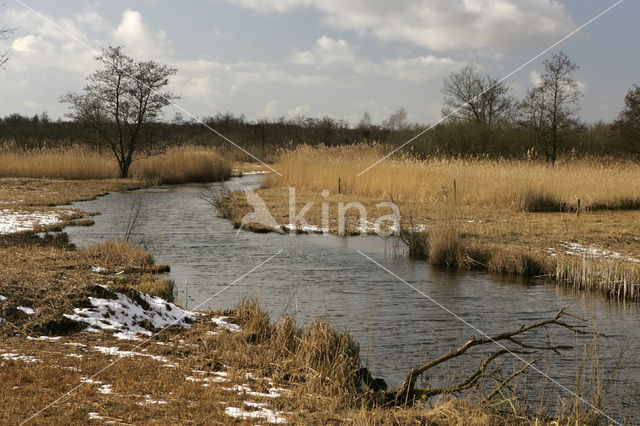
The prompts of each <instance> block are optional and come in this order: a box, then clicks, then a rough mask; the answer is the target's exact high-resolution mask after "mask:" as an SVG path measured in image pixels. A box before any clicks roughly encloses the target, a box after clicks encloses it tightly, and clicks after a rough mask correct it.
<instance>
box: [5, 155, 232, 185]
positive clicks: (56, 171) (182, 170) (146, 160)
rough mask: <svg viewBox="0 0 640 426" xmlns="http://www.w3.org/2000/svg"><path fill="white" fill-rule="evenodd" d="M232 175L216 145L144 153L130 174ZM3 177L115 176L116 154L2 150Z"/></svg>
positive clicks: (169, 179)
mask: <svg viewBox="0 0 640 426" xmlns="http://www.w3.org/2000/svg"><path fill="white" fill-rule="evenodd" d="M230 175H231V163H230V162H229V161H227V160H226V159H225V158H223V157H222V155H220V154H219V153H218V152H217V151H215V150H213V149H206V148H199V147H190V146H185V147H178V148H172V149H169V150H168V151H166V152H164V153H162V154H158V155H150V154H148V153H141V155H140V158H139V159H138V160H137V161H134V163H133V164H132V166H131V171H130V176H131V177H133V178H135V179H139V180H145V181H149V182H152V183H185V182H213V181H219V180H223V179H226V178H228V177H229V176H230ZM0 177H12V178H16V177H21V178H36V179H43V178H50V179H66V180H88V179H114V178H117V177H118V167H117V164H116V161H115V159H114V157H113V154H111V153H110V152H107V151H105V152H98V151H94V150H89V149H86V148H83V147H71V148H60V149H55V148H43V149H39V150H28V151H27V150H19V149H15V148H11V149H8V148H3V149H2V150H0Z"/></svg>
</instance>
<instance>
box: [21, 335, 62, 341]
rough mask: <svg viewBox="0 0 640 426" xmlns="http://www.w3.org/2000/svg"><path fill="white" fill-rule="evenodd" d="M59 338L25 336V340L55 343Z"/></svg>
mask: <svg viewBox="0 0 640 426" xmlns="http://www.w3.org/2000/svg"><path fill="white" fill-rule="evenodd" d="M60 337H61V336H56V337H49V336H40V337H31V336H27V340H44V341H46V342H56V341H58V340H60Z"/></svg>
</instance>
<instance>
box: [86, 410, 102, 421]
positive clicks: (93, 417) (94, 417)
mask: <svg viewBox="0 0 640 426" xmlns="http://www.w3.org/2000/svg"><path fill="white" fill-rule="evenodd" d="M89 420H104V417H102V416H101V415H99V414H98V413H94V412H89Z"/></svg>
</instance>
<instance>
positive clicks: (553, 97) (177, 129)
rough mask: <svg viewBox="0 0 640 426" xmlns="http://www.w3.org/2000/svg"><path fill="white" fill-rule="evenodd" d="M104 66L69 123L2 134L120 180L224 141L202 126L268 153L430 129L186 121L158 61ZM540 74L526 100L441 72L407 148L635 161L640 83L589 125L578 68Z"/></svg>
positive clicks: (400, 122) (300, 121)
mask: <svg viewBox="0 0 640 426" xmlns="http://www.w3.org/2000/svg"><path fill="white" fill-rule="evenodd" d="M97 60H98V62H99V64H100V67H99V68H98V69H97V70H96V71H95V72H94V73H92V74H91V75H90V76H89V77H88V78H87V84H86V86H85V88H84V90H83V91H82V92H80V93H68V94H66V95H63V96H62V97H61V98H60V101H61V102H63V103H65V104H67V105H69V114H68V117H69V118H70V120H56V121H52V120H51V119H50V118H49V117H48V116H47V114H46V113H43V114H39V115H35V116H33V117H25V116H21V115H19V114H12V115H9V116H7V117H4V118H1V119H0V140H1V141H3V142H4V143H5V145H6V144H9V143H10V144H12V146H14V147H17V148H21V149H33V148H42V147H45V146H47V147H57V146H68V145H77V144H84V143H89V144H92V145H94V146H96V147H97V148H98V149H104V150H106V151H108V152H112V153H113V154H114V155H115V157H116V159H117V161H118V163H119V165H120V169H121V174H122V175H123V176H126V175H127V174H128V168H129V166H130V165H131V162H132V161H134V160H135V158H136V155H137V153H138V152H140V151H145V152H152V151H162V150H163V149H164V148H166V147H168V146H173V145H182V144H185V143H188V144H194V145H203V146H216V147H220V148H221V149H225V148H230V149H233V148H231V147H230V145H229V144H228V143H227V142H226V141H225V140H224V139H223V138H221V137H220V136H219V135H216V134H215V133H213V132H211V131H210V130H209V129H207V127H206V126H209V127H211V128H214V129H215V130H216V131H218V132H219V133H221V134H223V135H225V136H226V137H227V138H229V139H231V140H233V141H234V142H235V143H236V144H238V145H240V146H242V147H243V148H245V149H246V150H247V151H249V152H252V153H254V154H255V155H257V156H259V157H261V158H264V157H265V156H266V157H268V156H269V154H270V153H275V152H277V151H278V150H279V149H282V148H292V147H295V146H296V145H299V144H310V145H315V144H324V145H329V146H335V145H345V144H353V143H361V142H379V143H383V144H388V145H391V146H399V145H401V144H404V143H405V142H406V141H407V140H409V139H411V138H412V137H414V136H415V135H416V134H418V133H420V132H422V131H423V130H425V129H427V128H428V125H425V124H419V123H410V122H408V120H407V111H406V110H405V109H404V108H402V107H401V108H399V109H398V110H397V111H395V112H394V113H393V114H391V115H390V116H389V117H388V118H387V119H386V120H383V121H382V122H381V123H373V122H372V120H371V117H370V115H369V114H368V113H366V112H365V113H364V114H363V116H362V119H361V120H360V121H359V122H358V123H357V124H355V125H350V124H349V123H348V122H347V121H345V120H343V119H336V118H332V117H322V118H313V117H305V116H297V117H293V118H285V117H280V118H275V119H260V120H247V119H246V117H245V116H244V115H235V114H233V113H230V112H226V113H217V114H215V115H212V116H209V117H205V118H203V119H202V121H203V122H204V123H205V124H206V126H203V125H202V123H200V122H199V121H197V120H193V119H190V120H186V119H184V117H183V116H181V115H180V114H176V115H175V116H174V117H173V118H172V119H165V118H164V116H163V115H162V111H163V109H164V108H165V107H166V106H167V105H169V104H170V103H171V102H173V101H174V99H176V96H175V95H174V94H172V93H170V92H168V91H167V90H166V86H167V85H168V83H169V80H170V78H171V77H172V76H173V75H175V73H176V72H177V70H176V69H174V68H171V67H169V66H167V65H165V64H162V63H159V62H157V61H136V60H135V59H134V58H132V57H130V56H128V55H126V54H125V53H124V52H123V51H122V48H121V47H109V48H106V49H104V50H103V52H102V54H101V55H99V56H98V57H97ZM543 65H544V72H543V73H542V74H541V75H540V76H539V77H538V81H537V84H536V85H535V87H533V88H531V89H530V90H529V91H528V92H527V93H526V95H525V97H524V98H523V99H520V100H518V99H515V98H514V96H513V95H512V93H511V89H510V87H509V86H508V84H507V82H505V81H503V80H500V79H498V78H495V77H492V76H490V75H488V74H484V73H482V72H481V71H480V69H479V68H478V67H477V66H476V65H474V64H468V65H465V66H463V67H462V68H461V69H459V70H457V71H454V72H452V73H451V74H450V75H449V76H448V77H447V78H445V80H444V82H443V87H442V94H443V104H444V108H443V110H442V117H443V119H442V120H441V121H440V122H439V123H438V124H437V125H436V126H434V127H433V128H432V129H430V130H429V131H427V132H424V134H423V135H421V136H420V137H419V138H417V139H416V140H415V141H414V142H412V143H411V144H410V145H409V146H408V147H407V149H409V150H410V151H412V152H413V153H414V154H415V155H417V156H421V157H428V156H460V157H465V156H486V157H489V158H497V157H506V158H522V157H525V156H526V157H527V158H539V159H543V160H546V161H548V162H549V163H551V164H554V163H555V162H556V160H557V159H558V158H559V157H560V156H563V155H572V156H587V155H603V154H606V155H608V156H610V155H621V156H622V155H624V156H629V155H632V156H634V157H638V158H640V87H638V86H634V88H632V89H630V90H629V92H628V93H627V95H626V96H625V107H624V109H623V111H621V112H620V114H619V116H618V118H617V119H616V120H615V121H614V122H613V123H603V122H599V123H596V124H586V123H583V122H581V121H580V119H579V115H578V113H579V110H580V99H581V97H582V94H581V92H580V85H579V82H578V81H577V80H576V79H575V77H574V74H575V72H576V71H577V69H578V65H576V64H575V63H573V62H572V61H571V60H570V58H569V57H568V56H567V55H566V54H565V53H564V52H559V53H557V54H554V55H552V56H551V58H549V59H547V60H545V61H544V62H543Z"/></svg>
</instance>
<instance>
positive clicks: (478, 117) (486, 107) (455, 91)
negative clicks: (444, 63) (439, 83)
mask: <svg viewBox="0 0 640 426" xmlns="http://www.w3.org/2000/svg"><path fill="white" fill-rule="evenodd" d="M509 92H510V89H509V87H508V86H507V85H506V84H505V82H503V81H499V80H497V79H495V78H493V77H491V76H489V75H487V74H482V73H481V72H480V71H479V70H478V67H477V66H476V65H475V64H467V65H465V66H463V67H462V68H461V69H460V70H459V71H455V72H453V73H451V75H449V77H447V78H445V80H444V85H443V88H442V94H443V95H444V104H445V108H444V110H443V114H444V115H449V114H450V113H451V111H455V110H458V111H457V112H456V113H455V114H454V116H455V117H456V118H459V119H462V120H467V121H473V122H475V123H479V124H485V125H487V126H488V127H491V125H492V124H494V123H495V122H496V121H497V120H498V118H499V117H501V116H504V115H505V114H506V113H507V112H509V111H510V110H511V109H512V108H513V104H514V102H513V98H512V97H511V95H510V93H509Z"/></svg>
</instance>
